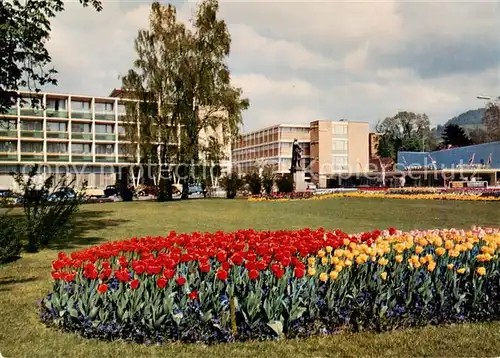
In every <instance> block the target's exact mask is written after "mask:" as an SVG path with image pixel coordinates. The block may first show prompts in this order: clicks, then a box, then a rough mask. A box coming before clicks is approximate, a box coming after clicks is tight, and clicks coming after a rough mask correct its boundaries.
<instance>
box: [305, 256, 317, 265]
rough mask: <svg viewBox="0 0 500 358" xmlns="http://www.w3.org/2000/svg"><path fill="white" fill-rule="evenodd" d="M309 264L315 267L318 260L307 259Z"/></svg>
mask: <svg viewBox="0 0 500 358" xmlns="http://www.w3.org/2000/svg"><path fill="white" fill-rule="evenodd" d="M307 263H308V265H309V266H314V264H315V263H316V259H315V258H314V257H312V256H311V257H309V258H308V259H307Z"/></svg>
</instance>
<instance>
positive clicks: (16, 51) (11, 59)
mask: <svg viewBox="0 0 500 358" xmlns="http://www.w3.org/2000/svg"><path fill="white" fill-rule="evenodd" d="M79 1H80V3H81V4H82V5H83V6H84V7H86V6H88V5H92V6H93V7H94V8H95V9H96V10H97V11H101V10H102V4H101V1H100V0H79ZM62 11H64V1H63V0H24V1H20V0H11V1H8V0H1V1H0V113H6V112H7V111H8V110H9V109H10V108H11V107H12V106H14V105H15V104H16V101H17V99H18V94H17V92H16V91H17V90H19V89H21V88H27V89H28V90H30V91H34V92H39V91H40V87H42V86H44V85H46V84H54V85H55V84H57V80H56V79H55V77H54V76H55V74H56V73H57V71H56V70H55V69H54V68H50V69H47V66H49V64H50V62H51V60H52V59H51V57H50V54H49V52H48V51H47V49H46V47H45V45H46V43H47V40H48V39H49V37H50V31H51V27H50V20H51V19H52V18H54V17H55V16H56V14H57V13H58V12H62ZM32 105H37V103H36V102H33V103H32Z"/></svg>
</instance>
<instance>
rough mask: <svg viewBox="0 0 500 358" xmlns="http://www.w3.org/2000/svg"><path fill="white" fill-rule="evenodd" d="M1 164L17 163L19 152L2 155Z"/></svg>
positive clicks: (0, 155) (0, 157)
mask: <svg viewBox="0 0 500 358" xmlns="http://www.w3.org/2000/svg"><path fill="white" fill-rule="evenodd" d="M0 162H17V152H7V153H0Z"/></svg>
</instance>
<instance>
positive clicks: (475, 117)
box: [436, 108, 484, 137]
mask: <svg viewBox="0 0 500 358" xmlns="http://www.w3.org/2000/svg"><path fill="white" fill-rule="evenodd" d="M483 114H484V108H478V109H471V110H469V111H467V112H464V113H462V114H460V115H458V116H456V117H453V118H452V119H450V120H448V121H447V122H446V123H445V124H444V125H438V126H437V127H436V135H437V136H438V137H441V132H442V130H443V128H444V127H446V126H447V125H448V124H456V125H458V126H460V127H462V128H463V129H465V131H466V132H467V131H469V130H472V129H475V128H484V126H483V123H482V119H483Z"/></svg>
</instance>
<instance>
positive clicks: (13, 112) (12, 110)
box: [4, 108, 17, 116]
mask: <svg viewBox="0 0 500 358" xmlns="http://www.w3.org/2000/svg"><path fill="white" fill-rule="evenodd" d="M4 115H6V116H17V108H9V109H8V110H7V113H5V114H4Z"/></svg>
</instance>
